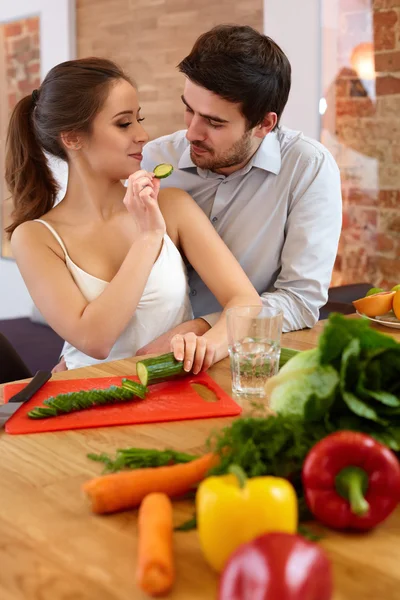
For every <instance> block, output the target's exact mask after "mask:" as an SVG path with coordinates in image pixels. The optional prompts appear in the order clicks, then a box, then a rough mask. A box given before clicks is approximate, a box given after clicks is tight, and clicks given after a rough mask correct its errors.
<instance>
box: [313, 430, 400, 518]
mask: <svg viewBox="0 0 400 600" xmlns="http://www.w3.org/2000/svg"><path fill="white" fill-rule="evenodd" d="M302 480H303V487H304V493H305V497H306V501H307V504H308V507H309V509H310V510H311V512H312V513H313V515H314V516H315V517H316V518H317V519H318V520H319V521H321V523H324V524H325V525H327V526H328V527H332V528H333V529H359V530H367V529H372V528H373V527H375V526H376V525H378V523H381V521H384V519H386V518H387V517H388V516H389V515H390V513H391V512H392V511H393V510H394V509H395V507H396V506H397V504H398V502H399V500H400V465H399V462H398V460H397V458H396V456H395V455H394V454H393V452H392V451H391V450H389V448H387V447H386V446H384V445H383V444H380V443H379V442H377V441H376V440H374V439H373V438H372V437H370V436H369V435H365V434H363V433H358V432H355V431H338V432H336V433H332V434H330V435H328V436H327V437H325V438H323V439H322V440H321V441H320V442H318V443H317V444H315V446H314V447H313V448H312V449H311V450H310V452H309V453H308V455H307V457H306V459H305V461H304V465H303V471H302Z"/></svg>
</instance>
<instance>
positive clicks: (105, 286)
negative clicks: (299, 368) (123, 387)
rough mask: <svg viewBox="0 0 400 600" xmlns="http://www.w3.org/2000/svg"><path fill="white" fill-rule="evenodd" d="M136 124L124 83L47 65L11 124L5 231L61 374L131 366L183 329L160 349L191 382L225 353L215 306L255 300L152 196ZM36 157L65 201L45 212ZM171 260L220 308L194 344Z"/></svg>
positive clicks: (191, 210)
mask: <svg viewBox="0 0 400 600" xmlns="http://www.w3.org/2000/svg"><path fill="white" fill-rule="evenodd" d="M142 120H143V119H142V118H141V116H140V107H139V104H138V99H137V92H136V89H135V86H134V85H133V83H132V82H131V81H130V79H129V78H128V76H127V75H126V74H124V73H123V72H122V71H121V70H120V69H119V68H118V67H117V66H116V65H115V64H114V63H112V62H110V61H109V60H105V59H99V58H88V59H81V60H73V61H68V62H65V63H62V64H60V65H57V66H56V67H54V68H53V69H52V70H51V71H50V72H49V73H48V74H47V76H46V78H45V80H44V81H43V83H42V85H41V86H40V89H38V90H35V92H34V93H33V94H32V96H26V97H25V98H23V99H22V100H21V101H20V102H19V103H18V104H17V106H16V107H15V109H14V112H13V114H12V116H11V120H10V124H9V129H8V137H7V154H6V181H7V183H8V186H9V188H10V191H11V193H12V196H13V201H14V213H13V217H14V220H13V223H12V225H10V227H9V228H8V230H7V231H8V232H9V233H10V234H11V244H12V250H13V254H14V256H15V259H16V261H17V264H18V267H19V269H20V271H21V274H22V276H23V278H24V280H25V283H26V285H27V287H28V290H29V292H30V294H31V296H32V299H33V301H34V303H35V304H36V306H37V307H38V308H39V310H40V312H41V313H42V314H43V315H44V317H45V318H46V320H47V321H48V323H49V325H50V326H51V327H52V328H53V329H54V330H55V331H56V332H57V333H58V334H59V335H60V336H62V337H63V338H64V339H65V340H66V343H65V346H64V350H63V356H64V358H65V362H66V366H67V368H69V369H71V368H76V367H80V366H85V365H88V364H93V363H96V362H100V361H104V360H116V359H120V358H126V357H129V356H132V355H134V354H135V353H136V352H137V351H138V350H139V349H140V348H142V347H143V346H145V345H146V344H148V343H149V342H151V341H152V340H153V339H155V338H157V337H158V336H160V335H161V334H163V333H164V332H167V331H168V330H171V329H173V328H176V326H178V325H179V324H180V323H183V322H188V324H187V326H185V327H184V328H183V330H182V331H185V332H186V333H182V334H181V335H180V334H177V335H175V336H174V337H173V339H172V341H171V347H172V350H173V351H174V353H175V356H176V358H177V359H178V360H183V359H184V364H185V369H186V370H188V371H189V370H191V369H192V370H193V372H194V373H197V372H199V371H200V370H201V369H207V368H208V367H209V366H210V365H211V364H212V363H213V362H215V361H217V360H220V359H221V358H223V357H225V356H226V355H227V339H226V325H225V310H226V308H228V307H229V306H233V305H238V304H254V303H259V302H260V301H259V297H258V295H257V292H256V291H255V289H254V288H253V286H252V285H251V283H250V282H249V280H248V279H247V277H246V275H245V273H244V272H243V270H242V269H241V267H240V266H239V264H238V263H237V262H236V260H235V258H234V257H233V256H232V254H231V253H230V251H229V250H228V249H227V248H226V246H225V245H224V243H223V242H222V241H221V239H220V237H219V236H218V234H217V233H216V232H215V231H214V228H213V227H212V225H211V224H210V222H209V220H208V219H207V217H206V216H205V214H204V213H203V212H202V210H201V209H200V208H199V207H198V206H197V205H196V203H195V202H194V201H193V200H192V199H191V198H190V196H188V195H187V194H186V193H185V192H183V191H182V190H178V189H167V190H165V191H162V192H160V194H158V191H159V182H158V180H157V179H155V178H154V175H153V174H152V173H147V172H145V171H141V170H140V161H141V159H142V155H141V152H142V148H143V145H144V144H145V142H146V141H147V140H148V136H147V134H146V132H145V130H144V129H143V127H142V124H141V122H142ZM45 153H48V154H50V155H53V156H55V157H56V158H60V159H62V160H65V161H67V163H68V185H67V190H66V194H65V197H64V199H63V200H62V201H61V202H60V203H58V204H56V205H55V200H56V195H57V191H58V189H57V184H56V181H55V179H54V177H53V175H52V173H51V171H50V169H49V167H48V164H47V160H46V155H45ZM126 179H128V186H127V188H126V187H124V185H123V183H121V180H126ZM178 249H179V250H178ZM180 252H182V254H184V256H185V257H186V258H187V260H188V261H189V262H190V263H191V264H192V265H193V267H194V268H195V269H196V271H197V272H198V273H199V274H200V276H201V277H202V279H203V280H204V282H205V283H206V285H207V286H208V287H209V288H210V289H211V291H212V292H213V293H214V295H215V296H216V297H217V299H218V300H219V302H220V304H221V305H222V306H223V307H224V311H223V312H222V313H221V318H220V319H219V321H218V322H217V323H216V324H215V326H214V327H212V328H211V329H209V330H208V331H207V332H206V333H205V334H204V335H202V336H196V335H194V333H191V332H190V320H191V319H192V314H191V308H190V302H189V295H188V284H187V277H186V272H185V267H184V263H183V259H182V256H181V254H180ZM178 331H179V329H178Z"/></svg>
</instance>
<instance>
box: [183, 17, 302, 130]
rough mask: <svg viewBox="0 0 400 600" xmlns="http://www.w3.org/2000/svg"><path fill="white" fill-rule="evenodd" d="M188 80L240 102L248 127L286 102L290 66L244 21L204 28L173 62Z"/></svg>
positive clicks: (272, 45) (285, 58) (277, 112)
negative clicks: (183, 54)
mask: <svg viewBox="0 0 400 600" xmlns="http://www.w3.org/2000/svg"><path fill="white" fill-rule="evenodd" d="M178 69H179V70H180V72H181V73H183V74H184V75H186V76H187V77H188V78H189V79H190V80H191V81H193V83H195V84H197V85H200V86H201V87H204V88H206V89H207V90H210V92H213V93H214V94H218V96H221V98H224V99H225V100H229V101H230V102H235V103H239V104H240V105H241V111H242V113H243V115H244V117H245V118H246V119H247V121H248V125H249V128H252V127H255V126H256V125H258V124H260V123H261V122H262V120H263V119H264V117H265V115H266V114H267V113H269V112H275V113H276V114H277V116H278V123H279V119H280V117H281V115H282V112H283V109H284V108H285V105H286V102H287V99H288V96H289V91H290V80H291V67H290V63H289V60H288V58H287V56H286V55H285V53H284V52H283V51H282V50H281V49H280V48H279V46H278V45H277V44H276V43H275V42H274V41H273V40H271V38H269V37H268V36H266V35H263V34H261V33H259V32H258V31H256V30H255V29H253V28H252V27H248V26H240V25H218V26H217V27H214V28H213V29H211V30H210V31H207V32H206V33H203V34H202V35H201V36H200V37H199V38H198V39H197V41H196V42H195V44H194V46H193V48H192V51H191V52H190V54H189V55H188V56H187V57H186V58H184V59H183V60H182V61H181V62H180V63H179V65H178Z"/></svg>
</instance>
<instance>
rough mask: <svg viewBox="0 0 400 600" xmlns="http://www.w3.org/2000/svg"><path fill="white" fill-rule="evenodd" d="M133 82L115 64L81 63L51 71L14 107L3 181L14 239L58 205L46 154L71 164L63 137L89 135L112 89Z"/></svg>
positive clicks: (96, 60) (69, 63)
mask: <svg viewBox="0 0 400 600" xmlns="http://www.w3.org/2000/svg"><path fill="white" fill-rule="evenodd" d="M119 79H124V80H125V81H128V82H129V83H131V84H132V85H134V84H133V82H132V81H131V80H130V79H129V77H128V76H127V75H126V74H125V73H124V72H123V71H122V70H121V69H120V68H119V67H118V66H117V65H116V64H115V63H113V62H112V61H110V60H107V59H103V58H82V59H79V60H70V61H66V62H63V63H61V64H59V65H57V66H55V67H53V69H51V70H50V71H49V73H48V74H47V75H46V77H45V79H44V81H43V83H42V85H41V86H40V88H39V89H38V90H35V91H34V92H33V93H32V95H29V96H25V98H22V100H20V101H19V102H18V104H17V105H16V106H15V108H14V110H13V113H12V115H11V119H10V122H9V125H8V132H7V141H6V165H5V179H6V182H7V186H8V188H9V190H10V192H11V195H12V198H13V203H14V211H13V213H12V218H13V222H12V223H11V225H10V226H9V227H7V229H6V231H7V232H8V233H9V234H10V236H11V234H12V232H13V231H14V229H15V228H16V227H18V225H20V224H21V223H24V222H25V221H30V220H33V219H37V218H39V217H41V216H42V215H44V214H45V213H46V212H48V211H49V210H50V209H51V208H52V207H53V206H54V203H55V200H56V197H57V193H58V191H59V186H58V184H57V181H56V179H55V177H54V175H53V173H52V171H51V169H50V167H49V165H48V162H47V158H46V154H45V153H48V154H51V155H53V156H55V157H56V158H61V159H62V160H65V161H67V154H66V152H65V149H64V146H63V144H62V142H61V134H62V133H67V132H76V133H90V131H91V126H92V123H93V119H94V117H95V116H96V115H97V113H98V112H99V110H101V108H102V107H103V105H104V102H105V100H106V98H107V95H108V93H109V88H110V86H111V85H112V84H113V83H115V82H116V81H117V80H119Z"/></svg>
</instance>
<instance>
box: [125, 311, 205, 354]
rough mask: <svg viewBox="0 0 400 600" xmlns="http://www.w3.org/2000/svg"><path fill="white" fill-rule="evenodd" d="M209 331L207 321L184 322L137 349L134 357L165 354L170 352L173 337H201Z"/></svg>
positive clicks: (193, 320)
mask: <svg viewBox="0 0 400 600" xmlns="http://www.w3.org/2000/svg"><path fill="white" fill-rule="evenodd" d="M209 329H210V325H209V324H208V323H207V321H204V319H192V320H191V321H185V322H184V323H181V324H180V325H177V326H176V327H174V328H173V329H170V330H169V331H167V332H166V333H163V334H162V335H160V336H159V337H158V338H156V339H155V340H153V341H152V342H150V343H149V344H146V346H143V348H139V350H138V351H137V352H136V356H143V355H144V354H166V353H167V352H171V349H172V348H171V340H172V338H173V337H174V336H175V335H177V334H179V335H184V334H185V333H195V334H196V335H203V334H204V333H205V332H206V331H208V330H209Z"/></svg>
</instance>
